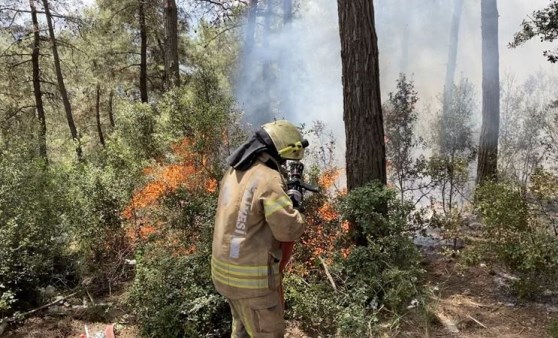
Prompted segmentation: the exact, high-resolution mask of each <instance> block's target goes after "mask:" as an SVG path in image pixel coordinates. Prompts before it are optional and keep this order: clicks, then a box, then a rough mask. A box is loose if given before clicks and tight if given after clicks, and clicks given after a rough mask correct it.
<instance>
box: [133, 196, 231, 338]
mask: <svg viewBox="0 0 558 338" xmlns="http://www.w3.org/2000/svg"><path fill="white" fill-rule="evenodd" d="M178 205H180V207H177V206H178ZM163 206H164V209H163V213H164V214H165V218H166V220H167V222H168V223H167V225H166V226H165V227H164V228H163V229H161V231H160V232H158V233H156V234H154V235H153V236H151V237H150V238H149V242H148V243H147V244H146V246H145V247H144V248H143V249H142V250H141V253H140V254H139V256H138V265H137V273H136V278H135V280H134V284H133V287H132V291H131V294H130V305H131V307H132V309H133V311H134V312H135V314H136V316H137V319H138V323H139V326H140V329H141V333H142V335H144V336H146V337H204V336H216V337H224V336H226V335H227V334H229V335H230V327H231V318H230V309H229V306H228V303H227V302H226V300H225V298H223V297H222V296H220V295H219V294H217V293H216V291H215V289H214V287H213V283H212V282H211V268H210V257H211V241H212V229H213V217H214V210H215V207H216V198H215V196H213V195H206V196H204V195H203V194H195V195H194V194H189V193H188V192H187V191H186V190H178V191H176V192H175V193H173V194H171V195H169V196H167V197H166V199H165V201H164V203H163ZM191 248H194V249H193V253H190V252H185V250H188V249H191Z"/></svg>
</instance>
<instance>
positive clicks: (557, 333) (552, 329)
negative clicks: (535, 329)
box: [548, 318, 558, 338]
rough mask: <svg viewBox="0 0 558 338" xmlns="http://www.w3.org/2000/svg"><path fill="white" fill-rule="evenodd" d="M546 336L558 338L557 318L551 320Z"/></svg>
mask: <svg viewBox="0 0 558 338" xmlns="http://www.w3.org/2000/svg"><path fill="white" fill-rule="evenodd" d="M548 334H549V335H550V337H552V338H558V318H555V319H553V320H552V321H551V322H550V325H549V326H548Z"/></svg>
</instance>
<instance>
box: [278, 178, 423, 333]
mask: <svg viewBox="0 0 558 338" xmlns="http://www.w3.org/2000/svg"><path fill="white" fill-rule="evenodd" d="M386 205H387V207H388V210H389V213H388V216H387V217H386V216H384V215H383V214H382V213H381V210H383V209H385V206H386ZM410 209H411V208H410V206H409V205H407V204H406V203H401V202H400V200H399V199H398V198H397V197H396V193H395V192H394V191H392V190H388V189H384V188H382V187H381V186H380V185H375V184H371V185H367V186H365V187H362V188H359V189H355V190H353V191H352V192H351V193H350V194H349V195H347V196H346V198H345V199H344V200H343V201H342V202H341V205H340V210H341V213H342V216H343V218H344V219H350V220H353V221H355V222H357V223H358V224H359V227H358V229H360V231H363V233H364V235H365V236H366V238H367V239H368V244H367V245H366V246H353V247H351V248H350V252H349V254H348V256H347V257H343V256H342V255H339V256H338V257H337V258H336V259H335V261H334V262H333V263H332V264H331V266H330V267H329V268H328V271H329V272H330V274H331V276H332V278H333V279H334V283H335V285H336V288H337V291H334V290H333V287H332V285H331V284H330V282H329V281H328V278H327V277H326V276H325V273H323V271H324V267H323V266H321V265H316V266H315V269H313V270H311V272H310V274H309V275H308V276H306V277H305V279H304V280H303V279H302V278H301V277H290V278H288V279H287V280H286V296H287V304H288V306H289V308H290V309H291V310H290V312H289V315H291V316H292V318H293V319H296V320H298V321H300V322H301V323H302V325H303V328H304V329H306V330H308V331H310V332H314V333H317V334H318V333H319V334H334V333H335V334H340V335H341V336H374V335H377V334H378V330H379V328H378V325H376V324H377V323H378V322H379V320H380V319H384V320H388V318H389V317H392V318H393V314H397V313H402V312H404V311H405V310H406V308H407V306H409V304H410V303H411V301H412V300H414V299H417V298H419V297H421V294H422V291H421V287H420V278H421V275H422V273H423V270H422V269H421V268H420V255H419V253H418V251H417V249H416V247H415V246H414V244H413V243H412V241H411V239H410V237H409V236H408V234H407V233H406V227H407V217H408V215H409V212H410ZM341 242H344V239H341ZM318 264H319V263H318ZM384 310H387V311H384Z"/></svg>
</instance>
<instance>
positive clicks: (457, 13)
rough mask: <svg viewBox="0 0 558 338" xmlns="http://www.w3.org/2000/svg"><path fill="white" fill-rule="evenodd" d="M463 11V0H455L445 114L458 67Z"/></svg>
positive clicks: (444, 104) (444, 105)
mask: <svg viewBox="0 0 558 338" xmlns="http://www.w3.org/2000/svg"><path fill="white" fill-rule="evenodd" d="M462 12H463V0H454V9H453V18H452V22H451V29H450V36H449V49H448V63H447V66H446V80H445V82H444V97H443V102H442V104H443V110H442V112H443V113H444V114H445V113H446V112H447V109H448V107H449V103H450V100H451V93H452V89H453V84H454V78H455V69H456V68H457V47H458V45H459V25H460V23H461V14H462Z"/></svg>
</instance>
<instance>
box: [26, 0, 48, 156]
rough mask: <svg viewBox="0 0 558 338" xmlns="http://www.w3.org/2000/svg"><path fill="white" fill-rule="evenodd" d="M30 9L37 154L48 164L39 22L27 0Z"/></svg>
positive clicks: (32, 0)
mask: <svg viewBox="0 0 558 338" xmlns="http://www.w3.org/2000/svg"><path fill="white" fill-rule="evenodd" d="M29 7H30V8H31V21H32V22H33V54H32V56H31V63H32V64H33V93H34V94H35V106H36V107H37V117H38V119H39V124H40V129H39V154H40V155H41V157H42V158H43V159H44V160H45V161H46V162H47V163H48V156H47V145H46V132H47V126H46V116H45V108H44V105H43V93H42V92H41V69H40V66H39V56H40V52H41V51H40V43H41V37H40V35H39V20H38V19H37V7H36V6H35V0H29Z"/></svg>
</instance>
